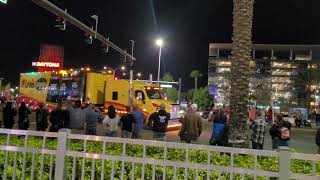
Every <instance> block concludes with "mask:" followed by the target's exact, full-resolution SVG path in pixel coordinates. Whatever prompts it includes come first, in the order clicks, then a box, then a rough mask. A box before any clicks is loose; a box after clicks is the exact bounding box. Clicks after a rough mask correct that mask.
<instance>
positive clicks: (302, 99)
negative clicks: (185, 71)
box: [208, 43, 320, 109]
mask: <svg viewBox="0 0 320 180" xmlns="http://www.w3.org/2000/svg"><path fill="white" fill-rule="evenodd" d="M231 51H232V44H221V43H210V44H209V64H208V85H209V89H210V92H211V94H212V95H213V96H214V97H215V101H216V103H217V104H218V105H225V104H226V105H227V104H228V102H229V90H230V85H229V79H230V78H229V77H230V66H231V63H232V61H231ZM311 69H314V70H318V69H320V45H276V44H254V45H253V47H252V60H251V62H250V71H251V74H252V75H251V78H250V94H249V96H250V104H253V105H258V106H259V105H260V106H268V105H271V104H272V103H273V104H276V105H279V106H280V105H282V106H287V107H302V106H304V107H308V108H312V109H316V108H319V102H320V98H319V96H318V94H317V93H318V92H319V91H318V89H320V86H318V84H316V83H314V84H310V85H309V86H308V87H306V86H305V85H304V84H301V83H300V82H301V81H300V80H299V78H300V74H301V73H300V72H301V71H307V72H308V71H310V70H311ZM301 86H303V87H301ZM305 88H307V89H308V91H305ZM308 93H310V94H308ZM307 94H308V95H310V96H309V97H310V98H309V99H310V100H308V102H306V98H307V97H306V95H307Z"/></svg>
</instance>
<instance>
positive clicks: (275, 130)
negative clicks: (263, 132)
mask: <svg viewBox="0 0 320 180" xmlns="http://www.w3.org/2000/svg"><path fill="white" fill-rule="evenodd" d="M282 118H283V117H282V116H281V115H278V116H277V118H276V120H275V122H274V123H273V124H272V126H271V128H270V129H269V133H270V136H271V141H272V149H278V145H279V125H278V122H280V121H281V120H282Z"/></svg>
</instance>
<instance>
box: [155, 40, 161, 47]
mask: <svg viewBox="0 0 320 180" xmlns="http://www.w3.org/2000/svg"><path fill="white" fill-rule="evenodd" d="M156 44H157V46H160V47H162V46H163V40H162V39H157V40H156Z"/></svg>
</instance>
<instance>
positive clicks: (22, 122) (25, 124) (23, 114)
mask: <svg viewBox="0 0 320 180" xmlns="http://www.w3.org/2000/svg"><path fill="white" fill-rule="evenodd" d="M29 114H31V111H30V110H29V109H28V107H27V105H26V103H25V102H21V105H20V107H19V121H18V125H19V129H21V130H27V129H28V128H29Z"/></svg>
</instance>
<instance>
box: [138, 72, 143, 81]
mask: <svg viewBox="0 0 320 180" xmlns="http://www.w3.org/2000/svg"><path fill="white" fill-rule="evenodd" d="M137 76H138V78H137V80H138V79H139V78H140V77H141V76H142V73H140V72H139V73H137Z"/></svg>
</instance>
